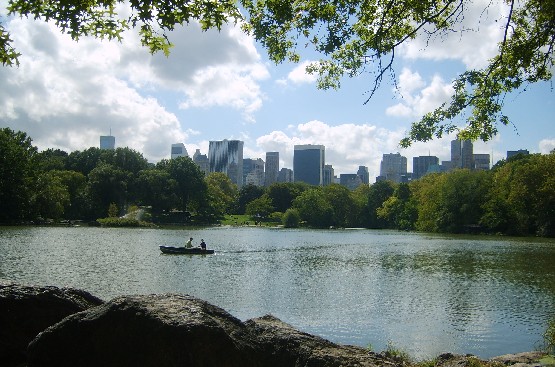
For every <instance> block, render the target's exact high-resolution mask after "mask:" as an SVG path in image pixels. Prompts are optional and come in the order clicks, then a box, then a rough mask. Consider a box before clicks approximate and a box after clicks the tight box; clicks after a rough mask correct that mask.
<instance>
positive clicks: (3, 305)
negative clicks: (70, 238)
mask: <svg viewBox="0 0 555 367" xmlns="http://www.w3.org/2000/svg"><path fill="white" fill-rule="evenodd" d="M102 303H103V301H102V300H101V299H99V298H97V297H94V296H92V295H91V294H89V293H87V292H84V291H81V290H77V289H71V288H56V287H33V286H26V285H20V284H15V283H13V282H8V281H3V280H0V356H2V357H1V359H2V360H1V363H0V364H2V366H18V365H21V364H23V363H25V361H26V350H27V345H28V344H29V342H30V341H31V340H33V339H34V338H35V336H37V334H38V333H39V332H41V331H43V330H44V329H46V328H47V327H49V326H51V325H54V324H56V323H58V322H59V321H61V320H62V319H63V318H65V317H66V316H69V315H71V314H74V313H76V312H79V311H83V310H86V309H88V308H90V307H93V306H98V305H100V304H102Z"/></svg>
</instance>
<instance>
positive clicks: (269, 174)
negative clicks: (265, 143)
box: [264, 152, 279, 186]
mask: <svg viewBox="0 0 555 367" xmlns="http://www.w3.org/2000/svg"><path fill="white" fill-rule="evenodd" d="M264 174H265V176H264V186H270V185H271V184H273V183H274V182H277V179H278V174H279V152H267V153H266V167H265V172H264Z"/></svg>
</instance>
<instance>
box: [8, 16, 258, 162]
mask: <svg viewBox="0 0 555 367" xmlns="http://www.w3.org/2000/svg"><path fill="white" fill-rule="evenodd" d="M4 25H5V26H6V27H7V28H8V29H9V30H10V32H11V34H12V38H13V39H14V46H15V47H16V49H17V50H18V51H19V52H21V53H22V56H21V57H20V63H21V65H20V67H19V68H16V67H13V68H8V67H4V68H1V69H0V84H2V88H1V89H0V124H1V125H2V126H8V127H10V128H12V129H14V130H22V131H25V132H27V134H28V135H29V136H31V137H32V138H33V139H34V144H35V145H37V146H38V147H39V149H46V148H51V147H54V148H60V149H63V150H66V151H73V150H83V149H86V148H88V147H91V146H98V144H99V136H100V135H106V134H108V133H109V131H110V128H111V130H112V133H113V135H114V136H116V146H128V147H130V148H133V149H136V150H137V151H140V152H142V153H143V154H144V155H145V157H147V158H148V159H149V160H151V161H158V160H160V159H162V158H167V157H168V156H169V146H170V144H171V143H174V142H186V141H187V139H188V137H189V136H190V135H193V134H196V133H198V132H194V131H187V130H183V129H182V128H181V124H180V121H179V120H178V118H177V116H176V115H175V114H174V113H172V112H169V111H168V110H167V109H166V107H164V106H163V105H162V103H161V101H160V100H159V99H158V97H157V96H158V95H161V94H162V95H163V94H164V93H173V94H176V93H177V95H178V96H181V98H182V102H181V105H180V106H181V107H182V108H193V107H202V108H209V107H213V106H220V107H225V108H232V109H235V110H238V111H240V112H241V113H242V115H243V117H244V119H245V121H248V122H252V121H254V117H253V116H254V115H253V114H254V112H255V111H257V110H258V109H259V108H260V107H261V105H262V103H263V99H264V96H263V94H262V91H261V89H260V86H259V85H258V83H259V81H261V80H264V79H266V78H268V77H269V73H268V70H267V68H266V66H265V65H264V64H262V63H261V61H260V55H259V54H258V52H257V51H256V48H255V46H254V43H253V41H252V39H251V38H249V37H248V36H246V35H245V34H244V33H242V32H241V31H239V30H238V28H237V27H234V26H224V27H223V29H222V31H221V32H216V31H209V32H201V31H200V28H199V27H198V25H196V24H194V23H191V24H190V25H189V26H188V27H187V28H184V27H183V28H179V29H176V31H175V32H173V33H172V34H171V35H170V37H171V38H172V41H173V42H174V44H175V47H174V48H173V49H172V54H171V55H170V57H167V58H166V57H165V56H163V55H161V54H156V55H153V56H152V55H150V54H149V53H148V50H146V49H145V48H144V47H142V46H141V45H140V42H139V38H138V35H137V34H136V31H135V30H132V31H128V32H127V34H126V35H125V37H124V41H123V43H117V42H108V41H100V40H97V39H91V38H87V37H85V38H82V39H80V40H79V42H75V41H73V40H71V38H70V37H69V36H68V35H64V34H61V33H60V31H59V30H58V29H57V28H56V27H55V26H54V25H52V24H48V23H45V22H41V21H33V20H30V19H26V18H18V19H11V20H10V21H9V22H6V23H4ZM178 98H179V97H178Z"/></svg>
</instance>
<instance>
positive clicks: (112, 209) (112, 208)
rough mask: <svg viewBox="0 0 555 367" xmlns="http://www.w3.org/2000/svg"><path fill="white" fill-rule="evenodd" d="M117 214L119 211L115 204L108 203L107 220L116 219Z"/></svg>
mask: <svg viewBox="0 0 555 367" xmlns="http://www.w3.org/2000/svg"><path fill="white" fill-rule="evenodd" d="M118 214H119V209H118V206H117V205H116V203H110V205H108V218H117V217H118Z"/></svg>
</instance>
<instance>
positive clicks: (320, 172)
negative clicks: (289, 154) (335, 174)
mask: <svg viewBox="0 0 555 367" xmlns="http://www.w3.org/2000/svg"><path fill="white" fill-rule="evenodd" d="M324 165H325V148H324V146H323V145H312V144H306V145H295V151H294V154H293V177H294V181H295V182H305V183H307V184H310V185H319V186H322V185H323V184H324Z"/></svg>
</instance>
